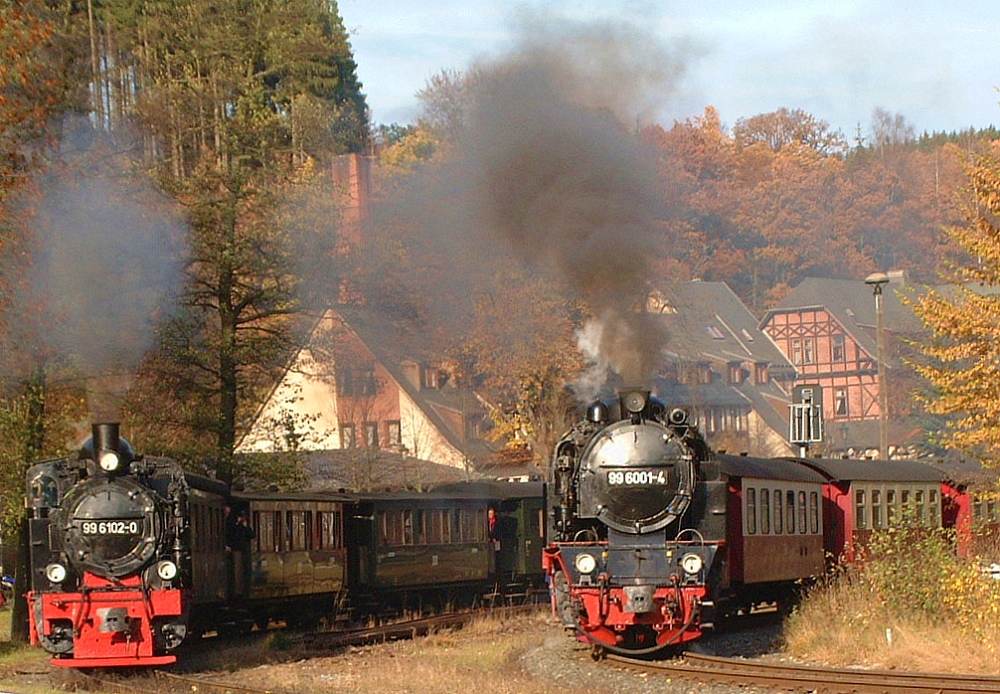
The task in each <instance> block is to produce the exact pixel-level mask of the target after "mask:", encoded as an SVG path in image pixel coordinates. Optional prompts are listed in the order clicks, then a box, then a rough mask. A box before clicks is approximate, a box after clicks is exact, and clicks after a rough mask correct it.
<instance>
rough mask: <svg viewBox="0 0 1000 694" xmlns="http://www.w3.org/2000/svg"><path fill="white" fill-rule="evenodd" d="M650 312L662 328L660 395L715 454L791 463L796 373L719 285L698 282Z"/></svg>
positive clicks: (670, 293)
mask: <svg viewBox="0 0 1000 694" xmlns="http://www.w3.org/2000/svg"><path fill="white" fill-rule="evenodd" d="M647 311H650V312H655V313H659V314H660V315H661V316H662V317H663V320H664V322H665V323H666V326H667V332H668V334H669V342H668V344H667V345H665V346H664V351H663V356H664V368H663V370H662V371H661V374H660V376H659V377H658V378H657V382H656V388H655V389H656V391H657V394H658V395H659V396H660V397H661V398H663V399H664V401H665V402H666V403H667V405H668V406H682V407H687V408H688V409H689V410H690V411H691V413H692V415H693V417H694V419H695V421H696V423H697V425H698V427H699V428H700V429H701V431H702V432H703V433H704V434H705V435H706V437H707V438H708V440H709V442H710V443H712V444H713V445H714V446H715V447H716V448H732V447H734V446H735V447H736V448H738V449H739V451H740V452H743V451H746V452H749V453H752V454H755V455H790V454H793V453H794V452H795V448H794V447H793V446H792V445H791V444H790V443H789V442H788V438H787V435H788V406H789V403H790V386H791V383H792V382H793V380H794V377H795V369H794V367H793V366H792V365H791V363H789V361H788V359H787V358H786V357H785V355H784V354H783V353H782V351H781V350H779V349H778V348H777V346H776V345H775V344H774V343H773V342H772V341H771V339H770V338H769V337H768V335H767V334H766V333H764V332H761V330H760V328H759V327H758V323H759V321H758V319H757V318H756V317H755V316H754V315H753V314H752V313H751V312H750V310H749V309H748V308H747V307H746V305H745V304H744V303H743V302H742V301H740V299H739V297H737V296H736V294H735V293H733V291H732V289H730V288H729V286H728V285H727V284H725V283H724V282H702V281H700V280H695V281H692V282H683V283H680V284H677V285H672V286H670V287H669V288H663V289H661V290H659V291H656V292H653V293H652V294H651V296H650V299H649V300H648V302H647Z"/></svg>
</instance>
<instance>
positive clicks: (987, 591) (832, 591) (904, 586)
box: [784, 529, 1000, 675]
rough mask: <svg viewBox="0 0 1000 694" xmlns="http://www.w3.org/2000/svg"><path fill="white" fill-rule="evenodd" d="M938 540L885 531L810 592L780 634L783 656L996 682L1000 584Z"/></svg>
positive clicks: (937, 536)
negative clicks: (861, 556)
mask: <svg viewBox="0 0 1000 694" xmlns="http://www.w3.org/2000/svg"><path fill="white" fill-rule="evenodd" d="M984 561H986V562H987V563H988V561H989V560H987V559H986V558H985V557H971V558H965V559H963V558H960V557H957V556H956V555H955V553H954V551H953V544H952V541H951V538H950V537H948V536H947V535H946V534H943V533H940V534H939V533H928V532H926V531H918V532H916V533H914V532H913V531H908V530H903V529H892V530H889V531H883V532H882V533H880V534H879V535H877V536H874V537H873V539H872V544H871V545H870V546H869V548H868V550H867V559H866V560H865V561H864V562H863V563H861V564H860V565H858V566H855V567H852V568H851V569H850V570H841V571H838V572H836V573H835V574H832V575H831V576H830V577H828V579H827V580H826V581H824V582H822V583H820V584H819V585H818V586H816V587H815V588H814V589H813V590H812V591H811V592H810V593H809V594H808V595H807V597H806V599H805V600H804V601H803V602H802V604H801V605H800V606H799V608H798V609H797V610H796V611H795V612H794V613H793V614H792V615H791V616H790V617H789V619H788V621H787V623H786V627H785V634H784V636H785V642H786V646H785V648H786V651H787V653H788V654H789V655H791V656H793V657H797V658H801V659H804V660H808V661H812V662H821V663H825V664H829V665H864V666H869V667H875V668H880V669H898V670H913V671H922V672H952V673H967V674H986V675H1000V618H998V617H1000V581H997V580H995V579H993V578H990V577H989V576H987V575H985V574H984V573H983V572H982V571H981V570H980V566H981V565H982V563H983V562H984Z"/></svg>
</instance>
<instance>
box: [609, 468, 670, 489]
mask: <svg viewBox="0 0 1000 694" xmlns="http://www.w3.org/2000/svg"><path fill="white" fill-rule="evenodd" d="M666 483H667V473H666V472H665V471H663V470H611V471H610V472H608V484H610V485H614V486H619V485H656V484H666Z"/></svg>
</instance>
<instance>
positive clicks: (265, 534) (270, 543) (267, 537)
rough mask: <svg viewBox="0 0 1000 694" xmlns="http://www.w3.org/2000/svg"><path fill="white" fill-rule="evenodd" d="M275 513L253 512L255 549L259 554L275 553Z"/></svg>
mask: <svg viewBox="0 0 1000 694" xmlns="http://www.w3.org/2000/svg"><path fill="white" fill-rule="evenodd" d="M277 515H278V512H277V511H254V513H253V525H254V530H255V531H256V533H257V549H258V550H259V551H261V552H277V551H279V546H280V545H279V544H278V523H277V518H276V516H277Z"/></svg>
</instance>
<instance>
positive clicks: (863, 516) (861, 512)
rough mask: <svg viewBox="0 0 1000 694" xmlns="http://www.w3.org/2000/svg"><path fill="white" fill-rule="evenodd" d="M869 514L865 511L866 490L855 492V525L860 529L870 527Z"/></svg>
mask: <svg viewBox="0 0 1000 694" xmlns="http://www.w3.org/2000/svg"><path fill="white" fill-rule="evenodd" d="M867 517H868V514H867V513H865V490H864V489H858V490H857V491H856V492H854V526H855V527H856V528H858V529H862V528H867V527H868V520H867Z"/></svg>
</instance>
